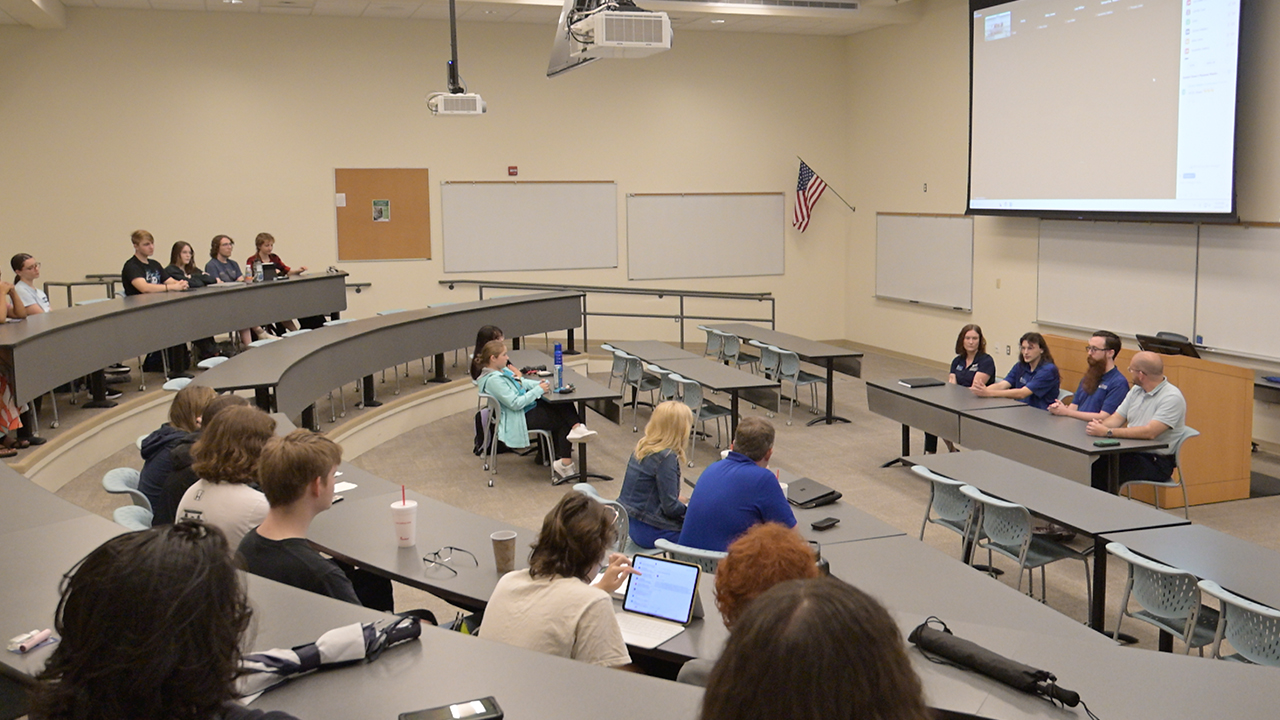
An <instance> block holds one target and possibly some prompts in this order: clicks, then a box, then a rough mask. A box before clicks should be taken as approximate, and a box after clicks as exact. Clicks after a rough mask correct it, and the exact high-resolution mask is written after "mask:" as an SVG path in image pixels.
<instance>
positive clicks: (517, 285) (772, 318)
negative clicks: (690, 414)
mask: <svg viewBox="0 0 1280 720" xmlns="http://www.w3.org/2000/svg"><path fill="white" fill-rule="evenodd" d="M439 282H440V284H441V285H447V286H448V287H449V289H450V290H453V289H455V286H456V285H475V286H477V288H478V289H479V291H480V299H481V300H483V299H484V291H485V290H486V289H491V290H538V291H543V292H549V291H556V290H567V291H571V292H580V293H582V294H583V295H582V344H583V347H586V346H587V345H588V343H587V317H588V316H595V317H634V318H658V319H662V320H675V321H676V322H678V323H679V324H680V347H684V331H685V323H686V322H688V321H690V320H693V321H696V322H704V321H708V320H709V321H715V322H767V323H769V327H770V328H773V329H776V320H777V300H776V298H774V297H773V294H772V293H767V292H761V293H741V292H709V291H705V290H670V289H658V288H635V287H617V286H612V285H566V284H559V283H525V282H495V281H490V280H440V281H439ZM591 294H596V295H645V296H649V297H656V298H659V299H661V298H666V297H668V296H670V297H674V298H676V299H677V300H678V301H679V310H678V311H677V312H676V314H674V315H665V314H660V313H624V312H591V311H588V310H587V296H588V295H591ZM690 298H697V299H704V300H738V301H743V302H748V301H749V302H758V303H769V316H768V317H737V316H723V315H691V314H688V313H686V312H685V300H686V299H690ZM568 344H569V347H568V349H567V350H566V352H569V353H575V352H577V351H576V350H575V349H574V347H573V330H572V329H570V330H569V343H568Z"/></svg>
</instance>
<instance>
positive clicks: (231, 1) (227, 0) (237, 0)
mask: <svg viewBox="0 0 1280 720" xmlns="http://www.w3.org/2000/svg"><path fill="white" fill-rule="evenodd" d="M222 2H223V3H224V4H226V5H240V4H243V3H244V0H222Z"/></svg>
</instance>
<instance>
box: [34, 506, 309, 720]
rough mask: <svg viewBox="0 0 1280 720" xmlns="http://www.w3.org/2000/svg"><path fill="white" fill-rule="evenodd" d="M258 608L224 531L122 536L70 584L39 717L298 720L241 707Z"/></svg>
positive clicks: (181, 527) (92, 556)
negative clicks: (242, 669)
mask: <svg viewBox="0 0 1280 720" xmlns="http://www.w3.org/2000/svg"><path fill="white" fill-rule="evenodd" d="M252 614H253V611H252V610H251V609H250V608H249V602H248V598H247V597H245V590H244V586H243V584H242V582H241V580H240V577H239V575H238V574H237V573H236V569H235V566H234V565H233V564H232V561H231V551H230V549H229V548H228V547H227V541H226V538H224V537H223V535H222V533H221V532H219V531H218V530H217V528H213V527H209V526H205V525H200V524H197V523H178V524H177V525H170V526H166V527H162V528H152V529H150V530H142V531H139V532H133V533H126V534H124V535H119V536H116V537H114V538H112V539H110V540H108V541H106V542H105V543H103V544H102V545H101V546H100V547H98V548H97V549H96V550H94V551H93V552H91V553H89V555H88V556H87V557H85V558H84V559H83V560H81V561H80V562H79V563H78V564H77V565H76V566H75V567H74V568H72V569H71V570H70V571H69V572H68V573H67V575H66V579H65V580H64V581H63V584H62V599H61V600H59V602H58V610H57V614H56V616H55V620H54V627H55V628H56V629H57V634H58V636H59V637H60V638H61V639H60V640H59V642H58V643H56V644H55V645H54V646H53V653H52V654H51V655H50V656H49V661H48V663H47V664H46V665H45V667H44V670H42V671H41V672H40V674H39V675H38V676H37V678H36V680H37V683H36V685H35V687H34V688H33V690H32V695H31V715H30V717H31V718H33V720H74V719H77V718H94V719H95V720H174V718H186V719H187V720H290V719H291V718H292V716H291V715H288V714H286V713H282V712H279V711H271V712H263V711H261V710H251V709H249V708H246V707H244V706H243V705H240V704H239V703H237V702H236V700H237V699H238V694H237V692H236V677H237V676H238V674H239V672H238V671H239V665H240V647H241V641H242V640H243V639H244V636H245V633H246V632H247V631H248V628H249V620H250V617H251V616H252Z"/></svg>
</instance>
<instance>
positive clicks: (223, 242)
mask: <svg viewBox="0 0 1280 720" xmlns="http://www.w3.org/2000/svg"><path fill="white" fill-rule="evenodd" d="M235 249H236V241H235V240H232V239H231V238H230V237H229V236H227V235H214V236H213V241H212V242H211V243H210V245H209V262H207V263H205V264H204V272H205V274H206V275H208V276H210V277H212V278H214V279H215V280H217V281H218V282H223V283H229V282H248V281H249V278H248V277H246V276H245V274H244V273H243V272H241V271H240V263H238V262H236V261H235V260H232V259H231V253H233V252H235ZM255 335H257V336H258V337H259V338H262V337H266V331H265V330H263V329H262V328H261V327H251V328H245V329H243V330H241V331H240V344H241V345H243V346H245V347H248V346H249V343H251V342H253V338H254V336H255Z"/></svg>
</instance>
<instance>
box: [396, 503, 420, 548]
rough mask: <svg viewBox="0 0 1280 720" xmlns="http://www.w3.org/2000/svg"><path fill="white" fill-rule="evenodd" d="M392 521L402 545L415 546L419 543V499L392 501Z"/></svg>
mask: <svg viewBox="0 0 1280 720" xmlns="http://www.w3.org/2000/svg"><path fill="white" fill-rule="evenodd" d="M391 522H392V525H393V526H394V527H395V531H396V542H397V543H398V544H399V545H400V547H413V546H414V545H416V544H417V543H418V501H417V500H409V501H406V502H401V501H399V500H397V501H395V502H393V503H391Z"/></svg>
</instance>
